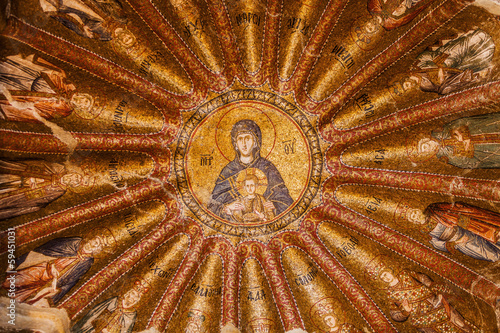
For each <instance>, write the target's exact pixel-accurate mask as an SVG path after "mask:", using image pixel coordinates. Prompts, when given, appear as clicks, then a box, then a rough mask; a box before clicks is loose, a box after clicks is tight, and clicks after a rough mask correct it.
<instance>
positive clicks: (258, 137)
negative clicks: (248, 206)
mask: <svg viewBox="0 0 500 333" xmlns="http://www.w3.org/2000/svg"><path fill="white" fill-rule="evenodd" d="M245 138H246V139H247V142H242V139H245ZM231 142H232V144H233V147H234V150H235V152H236V154H235V158H234V160H232V161H231V162H229V163H228V164H227V165H226V166H225V167H224V169H222V171H221V173H220V175H219V177H218V178H217V180H216V182H215V187H214V189H213V191H212V197H211V200H210V202H209V203H208V209H209V210H210V211H212V212H213V213H214V214H216V215H217V216H219V217H221V218H223V219H225V220H231V219H232V216H231V215H230V214H228V210H227V207H228V205H230V204H232V203H234V202H235V201H237V200H239V199H241V198H243V195H242V194H241V193H240V192H239V190H238V186H237V184H238V183H237V178H238V175H239V173H240V172H242V171H246V170H247V169H249V168H255V169H259V170H260V171H262V172H263V173H264V174H265V176H266V178H267V188H266V191H265V192H264V194H263V196H264V198H265V199H266V201H268V202H269V201H270V202H272V204H273V206H274V213H275V216H278V215H279V214H281V213H283V212H284V211H285V210H286V209H287V208H288V207H289V206H290V205H291V204H292V203H293V199H292V197H291V196H290V193H289V192H288V188H287V187H286V185H285V182H284V181H283V178H282V177H281V175H280V173H279V171H278V169H276V167H275V166H274V164H273V163H271V162H270V161H268V160H267V159H265V158H263V157H261V156H260V149H261V146H262V133H261V131H260V128H259V126H258V125H257V124H256V123H255V122H254V121H252V120H249V119H243V120H240V121H238V122H237V123H236V124H235V125H234V126H233V128H232V130H231ZM248 144H250V145H251V146H247V145H248Z"/></svg>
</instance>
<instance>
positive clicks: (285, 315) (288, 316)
mask: <svg viewBox="0 0 500 333" xmlns="http://www.w3.org/2000/svg"><path fill="white" fill-rule="evenodd" d="M238 251H239V252H240V254H241V255H242V258H243V259H244V258H248V257H254V258H256V259H257V260H258V261H259V262H260V264H261V265H262V268H263V269H264V274H265V275H266V277H267V280H268V281H269V284H270V287H271V289H272V293H273V297H274V301H275V302H276V307H277V308H278V312H279V315H280V317H281V321H282V323H283V326H284V329H285V332H288V331H290V330H293V329H304V324H303V322H302V319H301V317H300V313H299V310H298V309H297V306H296V304H295V301H294V299H293V295H292V293H291V291H290V289H289V288H288V285H287V282H286V277H285V274H284V272H283V269H282V268H281V266H280V264H279V253H278V251H279V249H276V248H270V247H269V246H265V245H263V244H261V243H259V242H254V241H250V242H245V243H242V244H240V245H239V246H238Z"/></svg>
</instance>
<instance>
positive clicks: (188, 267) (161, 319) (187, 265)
mask: <svg viewBox="0 0 500 333" xmlns="http://www.w3.org/2000/svg"><path fill="white" fill-rule="evenodd" d="M182 222H183V223H185V233H186V234H187V235H189V237H190V239H191V244H190V246H189V249H188V251H187V255H186V257H185V258H184V260H183V261H182V264H181V266H180V267H179V269H178V270H177V273H176V274H175V276H174V278H173V280H172V282H171V283H170V285H169V286H168V288H167V290H166V291H165V293H164V294H163V297H162V299H161V300H160V302H159V304H158V305H157V307H156V309H155V311H154V312H153V314H152V316H151V318H150V320H149V322H148V328H152V327H154V328H155V329H157V330H158V331H159V332H163V331H164V330H165V328H166V326H167V324H168V323H169V322H170V320H171V317H172V314H173V312H174V310H175V308H176V306H177V303H178V302H179V300H180V299H181V297H182V295H183V294H184V292H185V291H186V288H187V287H188V284H189V281H190V280H191V278H192V277H193V276H194V274H195V273H196V271H197V269H198V267H199V265H200V264H201V259H202V258H203V256H204V254H205V247H204V237H203V234H202V231H201V228H200V227H199V226H198V225H197V224H196V223H194V222H192V221H191V222H190V221H188V220H185V221H182Z"/></svg>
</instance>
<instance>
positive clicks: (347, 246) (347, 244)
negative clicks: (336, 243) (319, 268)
mask: <svg viewBox="0 0 500 333" xmlns="http://www.w3.org/2000/svg"><path fill="white" fill-rule="evenodd" d="M358 243H359V241H358V239H357V238H356V237H354V236H351V237H350V238H348V239H347V240H346V241H344V242H343V243H342V245H341V246H340V249H338V250H337V251H336V252H335V254H336V255H337V256H338V257H339V258H340V259H343V258H346V257H347V256H349V255H351V254H352V253H353V252H354V249H355V248H356V246H357V245H358Z"/></svg>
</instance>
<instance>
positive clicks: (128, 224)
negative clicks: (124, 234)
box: [124, 213, 139, 237]
mask: <svg viewBox="0 0 500 333" xmlns="http://www.w3.org/2000/svg"><path fill="white" fill-rule="evenodd" d="M124 220H125V228H126V229H127V231H128V234H129V235H130V237H134V236H135V234H137V233H138V232H139V228H138V227H137V225H136V222H137V219H136V218H135V215H134V214H132V213H129V214H127V215H125V218H124Z"/></svg>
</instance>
